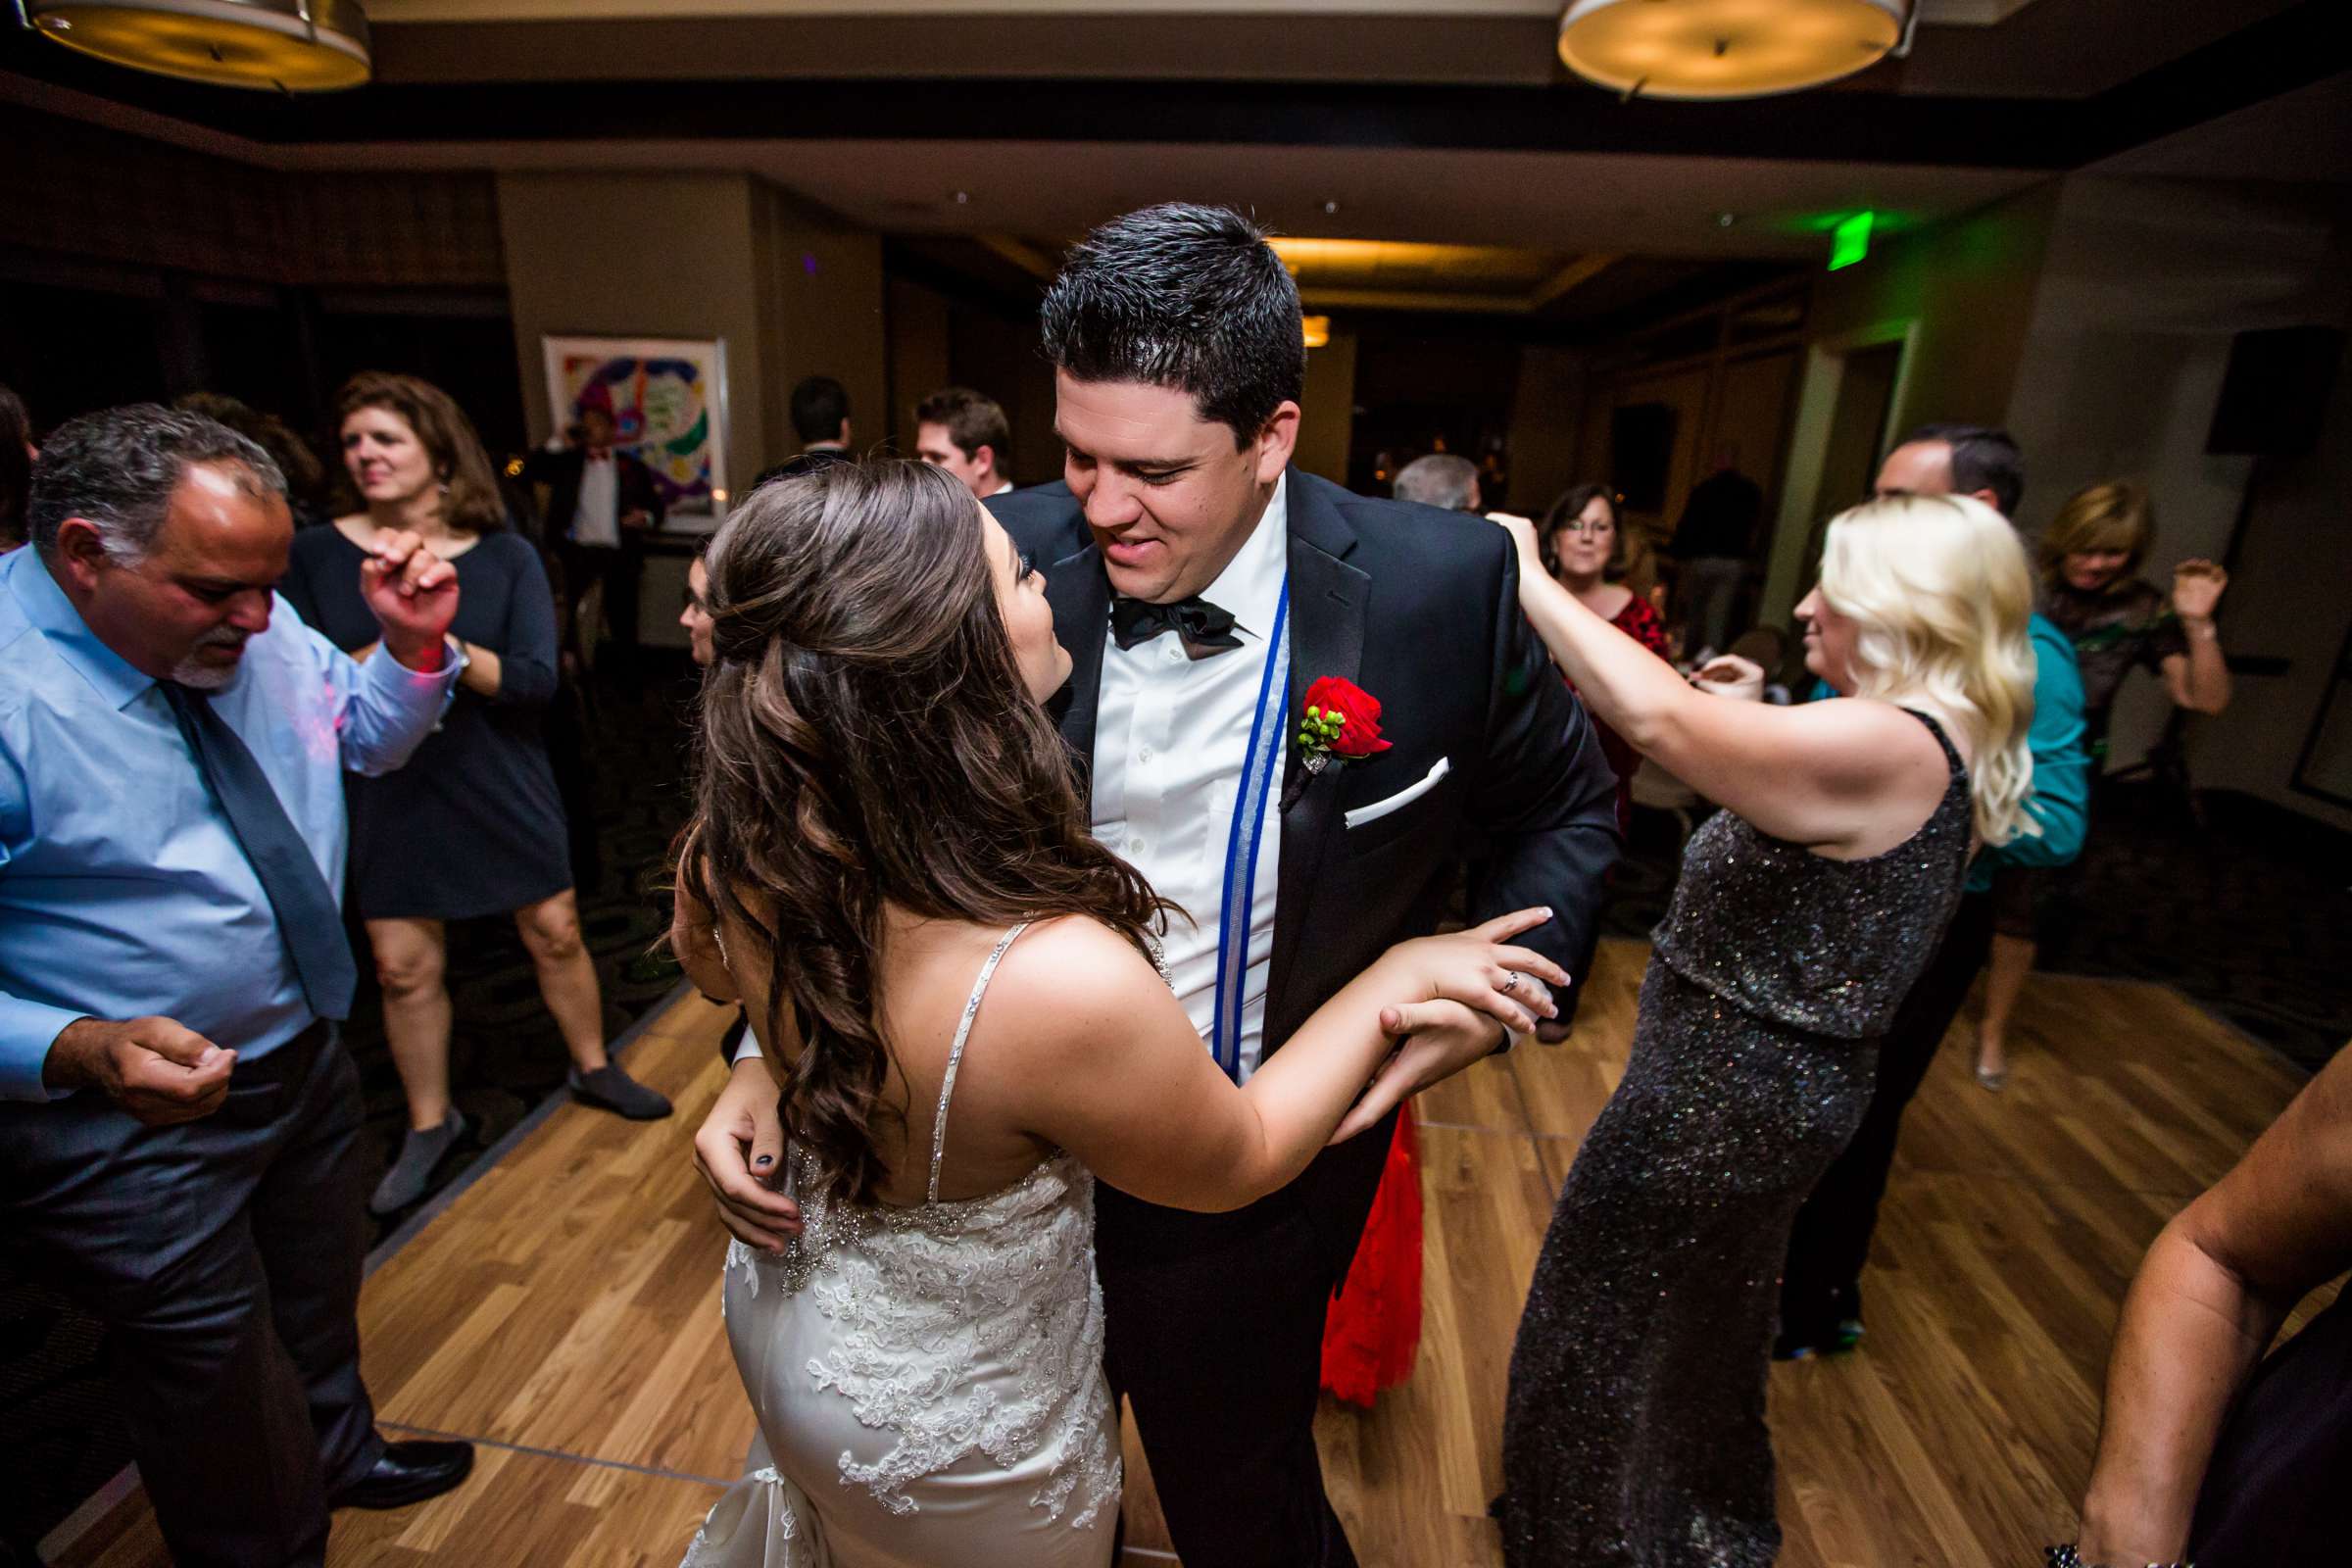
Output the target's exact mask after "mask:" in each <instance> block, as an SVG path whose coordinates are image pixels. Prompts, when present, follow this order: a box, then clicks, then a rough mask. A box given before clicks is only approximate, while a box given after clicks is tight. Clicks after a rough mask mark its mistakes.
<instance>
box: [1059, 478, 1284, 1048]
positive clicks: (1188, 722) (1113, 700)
mask: <svg viewBox="0 0 2352 1568" xmlns="http://www.w3.org/2000/svg"><path fill="white" fill-rule="evenodd" d="M1289 485H1290V480H1289V479H1288V478H1287V477H1286V478H1284V479H1282V480H1280V481H1278V482H1277V483H1276V484H1275V487H1274V498H1273V499H1272V500H1271V501H1269V502H1268V503H1267V504H1266V513H1265V515H1264V516H1263V517H1261V518H1259V519H1258V524H1257V528H1256V531H1254V532H1253V533H1251V534H1250V537H1249V539H1248V540H1247V541H1246V542H1244V544H1243V545H1242V549H1241V553H1240V554H1239V555H1237V556H1235V557H1234V558H1233V561H1232V562H1231V563H1230V564H1228V565H1227V566H1226V568H1225V570H1224V571H1223V573H1221V574H1220V575H1219V576H1218V578H1217V580H1216V581H1215V582H1213V583H1210V584H1209V585H1208V587H1207V588H1205V589H1203V590H1202V591H1201V598H1203V599H1205V600H1207V601H1208V602H1209V603H1210V604H1213V605H1216V606H1218V607H1220V608H1222V609H1224V610H1228V611H1231V612H1232V613H1233V617H1234V631H1235V633H1236V634H1237V635H1238V636H1240V638H1241V640H1242V646H1241V647H1239V648H1232V649H1227V650H1226V651H1225V652H1223V653H1219V654H1212V655H1210V656H1209V657H1207V658H1205V659H1198V660H1196V659H1191V658H1188V657H1187V656H1186V654H1185V651H1184V639H1183V638H1182V637H1181V636H1179V635H1178V634H1177V633H1175V632H1174V631H1165V632H1162V633H1160V634H1159V635H1158V636H1157V637H1154V638H1152V640H1151V641H1149V642H1142V643H1138V644H1136V645H1135V646H1134V647H1133V648H1125V649H1123V648H1121V647H1120V646H1119V645H1118V643H1117V642H1116V641H1115V640H1114V639H1112V637H1111V635H1110V628H1109V627H1108V626H1105V627H1104V628H1103V688H1102V696H1101V698H1100V700H1099V701H1098V704H1097V708H1096V717H1095V764H1094V824H1095V837H1097V838H1099V839H1101V840H1102V841H1103V844H1105V845H1106V846H1108V847H1109V848H1110V850H1111V851H1112V852H1113V853H1114V854H1116V855H1119V856H1120V857H1122V858H1125V859H1126V860H1127V861H1128V862H1129V863H1130V864H1132V865H1133V866H1134V867H1135V868H1136V869H1137V870H1139V871H1141V872H1143V873H1144V875H1145V877H1146V878H1148V879H1149V880H1150V881H1151V883H1152V888H1153V890H1154V891H1156V892H1157V893H1158V894H1159V895H1160V896H1161V897H1162V898H1165V899H1167V900H1169V901H1170V902H1172V903H1174V904H1175V905H1176V906H1177V907H1180V908H1182V909H1183V910H1184V911H1185V912H1186V914H1188V915H1189V916H1190V917H1191V918H1190V919H1171V921H1170V923H1169V930H1168V933H1167V937H1166V949H1167V966H1168V978H1169V982H1170V983H1171V984H1172V985H1173V986H1174V987H1175V990H1176V998H1177V1000H1178V1001H1180V1002H1182V1003H1183V1004H1184V1010H1185V1011H1186V1013H1187V1014H1189V1015H1190V1016H1191V1018H1192V1020H1193V1027H1194V1028H1196V1029H1198V1030H1200V1032H1201V1039H1202V1040H1203V1041H1206V1040H1207V1038H1208V1035H1209V1031H1210V1029H1211V1028H1212V1027H1213V1025H1214V1020H1215V1014H1216V985H1217V928H1218V925H1219V923H1220V917H1221V915H1222V912H1223V901H1224V872H1225V851H1226V846H1227V844H1228V843H1229V842H1230V840H1231V836H1232V830H1233V811H1234V801H1235V798H1236V796H1237V795H1238V794H1239V793H1240V790H1241V780H1242V768H1243V765H1244V763H1245V761H1246V760H1247V759H1246V756H1245V754H1246V753H1247V752H1248V751H1249V747H1250V721H1251V719H1252V718H1253V717H1254V716H1255V710H1256V707H1257V694H1258V685H1259V682H1260V680H1261V678H1262V677H1263V675H1264V673H1265V667H1266V660H1267V658H1268V657H1269V655H1270V654H1271V652H1272V649H1271V647H1270V645H1269V641H1268V639H1269V638H1270V637H1271V636H1272V634H1273V630H1274V613H1275V609H1276V607H1277V606H1278V605H1279V604H1280V603H1281V600H1282V590H1283V583H1284V581H1285V579H1286V578H1287V577H1288V576H1289V572H1290V506H1289ZM1288 711H1289V709H1288V704H1287V700H1286V701H1285V707H1284V713H1285V715H1286V716H1285V717H1284V719H1283V721H1282V722H1283V727H1284V728H1285V729H1286V730H1287V729H1288V728H1289V719H1288V717H1287V714H1288ZM1289 747H1290V737H1289V735H1287V734H1285V735H1284V736H1282V738H1281V744H1280V749H1279V750H1278V751H1277V752H1276V754H1275V760H1274V778H1275V780H1276V787H1275V788H1274V789H1273V790H1272V791H1269V792H1268V795H1267V800H1266V821H1265V829H1264V834H1263V837H1262V838H1261V839H1260V841H1259V848H1258V855H1257V876H1256V879H1255V881H1254V882H1253V883H1252V884H1251V886H1250V949H1249V954H1250V963H1249V969H1248V972H1247V974H1246V975H1245V977H1244V982H1243V987H1242V1020H1241V1041H1240V1045H1241V1064H1242V1076H1243V1077H1244V1078H1245V1079H1246V1078H1248V1077H1249V1075H1250V1072H1251V1071H1252V1070H1253V1069H1254V1068H1255V1067H1256V1066H1257V1062H1258V1058H1259V1057H1260V1056H1262V1055H1263V1054H1265V1032H1266V974H1267V970H1268V967H1269V965H1270V960H1271V958H1272V956H1273V952H1274V895H1275V889H1276V888H1277V886H1279V883H1280V869H1281V863H1282V812H1281V810H1280V809H1279V808H1278V798H1279V796H1280V794H1281V788H1280V781H1281V778H1282V764H1283V760H1284V757H1285V756H1286V755H1287V753H1288V751H1289ZM1248 840H1249V835H1248V832H1247V830H1246V828H1245V831H1244V833H1243V845H1244V853H1245V854H1246V853H1247V845H1248Z"/></svg>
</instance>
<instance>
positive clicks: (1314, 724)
mask: <svg viewBox="0 0 2352 1568" xmlns="http://www.w3.org/2000/svg"><path fill="white" fill-rule="evenodd" d="M1389 746H1390V743H1389V742H1388V741H1384V740H1382V739H1381V738H1380V699H1379V698H1377V697H1375V696H1373V695H1372V694H1371V693H1370V692H1368V691H1365V690H1364V689H1363V688H1362V687H1361V686H1358V685H1356V684H1355V683H1354V682H1353V681H1346V680H1342V679H1340V678H1339V677H1338V676H1336V675H1325V676H1324V677H1322V678H1321V679H1320V680H1318V681H1316V682H1315V683H1314V684H1313V685H1312V686H1309V687H1308V688H1307V689H1306V718H1305V721H1304V722H1303V723H1301V724H1300V725H1299V760H1300V761H1301V762H1303V763H1304V764H1305V766H1306V770H1307V772H1309V773H1320V772H1322V771H1323V770H1324V769H1325V768H1327V767H1329V766H1331V765H1332V764H1333V763H1334V762H1352V761H1357V760H1361V759H1363V758H1366V757H1377V756H1379V755H1380V754H1381V753H1382V752H1385V751H1387V750H1388V749H1389Z"/></svg>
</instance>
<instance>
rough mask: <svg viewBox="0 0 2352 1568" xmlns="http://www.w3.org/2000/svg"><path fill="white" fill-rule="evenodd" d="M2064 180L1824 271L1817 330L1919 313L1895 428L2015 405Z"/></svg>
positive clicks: (1823, 334)
mask: <svg viewBox="0 0 2352 1568" xmlns="http://www.w3.org/2000/svg"><path fill="white" fill-rule="evenodd" d="M2059 188H2060V187H2059V183H2058V182H2057V181H2055V180H2051V181H2047V182H2044V183H2043V184H2040V185H2036V186H2034V188H2033V189H2031V190H2027V191H2022V192H2020V193H2019V194H2017V195H2015V196H2012V197H2009V198H2008V199H2006V200H2004V201H2000V202H1996V203H1994V204H1993V205H1992V206H1990V207H1985V208H1981V209H1979V210H1978V211H1976V212H1974V213H1970V214H1967V215H1966V216H1964V217H1960V218H1955V219H1952V220H1950V221H1946V222H1942V223H1937V224H1935V225H1933V226H1931V227H1928V228H1925V229H1922V230H1920V231H1919V232H1917V233H1915V234H1905V235H1901V236H1899V237H1898V238H1896V239H1894V240H1892V241H1890V242H1889V243H1887V244H1886V245H1883V246H1881V247H1879V248H1878V249H1876V250H1874V251H1873V252H1872V253H1871V255H1870V257H1869V259H1867V260H1866V261H1864V262H1862V263H1861V264H1860V265H1859V266H1855V267H1849V268H1844V269H1842V270H1838V271H1835V272H1825V273H1823V274H1822V276H1821V280H1820V282H1819V283H1818V284H1816V285H1815V288H1814V292H1813V307H1812V311H1811V313H1810V314H1809V316H1808V317H1807V319H1806V323H1805V334H1806V336H1807V337H1808V338H1809V339H1813V340H1820V339H1824V338H1837V337H1842V336H1845V335H1847V334H1849V333H1853V332H1857V331H1861V330H1864V329H1868V328H1872V327H1876V326H1880V325H1882V324H1885V323H1889V322H1897V321H1916V322H1917V323H1919V330H1918V334H1917V336H1916V337H1915V339H1914V340H1913V345H1912V350H1911V355H1910V360H1909V363H1908V365H1907V366H1906V367H1905V369H1904V374H1903V379H1902V384H1901V386H1900V388H1899V389H1898V391H1897V394H1896V398H1897V401H1896V404H1895V409H1894V418H1893V419H1892V420H1891V421H1890V423H1891V425H1892V427H1893V429H1894V430H1895V431H1896V432H1899V431H1901V430H1903V429H1907V428H1909V427H1910V426H1912V425H1915V424H1920V423H1923V422H1925V421H1927V420H1930V419H1958V420H1966V421H1968V422H1970V423H1974V424H1997V423H1999V422H2000V420H2001V418H2002V417H2003V416H2004V415H2005V414H2006V413H2007V412H2008V408H2009V396H2010V392H2011V389H2012V388H2013V387H2014V386H2015V385H2016V382H2017V368H2018V364H2019V361H2020V359H2021V358H2022V357H2023V355H2024V351H2025V340H2026V331H2027V324H2028V322H2029V321H2030V320H2031V319H2032V317H2033V313H2034V290H2035V288H2036V286H2037V285H2038V283H2039V282H2040V279H2041V270H2042V260H2043V257H2044V255H2045V254H2046V252H2047V250H2048V246H2049V238H2050V228H2051V223H2052V221H2053V218H2054V216H2055V213H2056V210H2057V206H2058V195H2059Z"/></svg>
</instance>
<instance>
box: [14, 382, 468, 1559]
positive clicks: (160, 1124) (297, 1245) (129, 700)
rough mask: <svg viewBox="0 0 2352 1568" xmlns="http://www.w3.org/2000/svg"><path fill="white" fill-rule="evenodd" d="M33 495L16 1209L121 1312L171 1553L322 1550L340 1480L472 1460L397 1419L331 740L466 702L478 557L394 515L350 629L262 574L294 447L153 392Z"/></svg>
mask: <svg viewBox="0 0 2352 1568" xmlns="http://www.w3.org/2000/svg"><path fill="white" fill-rule="evenodd" d="M29 516H30V522H31V533H32V547H31V548H29V549H25V550H20V551H18V552H16V553H15V554H14V555H11V556H8V557H6V558H4V559H0V1226H4V1227H5V1228H6V1229H8V1230H10V1231H12V1232H14V1233H15V1234H16V1235H17V1236H19V1237H21V1238H22V1239H23V1240H24V1241H25V1243H27V1244H29V1246H30V1247H31V1249H32V1250H33V1252H34V1254H35V1256H36V1257H37V1258H38V1259H39V1260H40V1262H41V1264H42V1265H43V1266H44V1268H45V1270H46V1271H47V1274H48V1277H50V1278H52V1279H54V1280H55V1281H56V1282H57V1283H58V1284H59V1285H60V1286H61V1287H62V1288H63V1289H65V1290H66V1291H67V1292H68V1294H69V1295H71V1296H73V1298H74V1299H76V1300H77V1301H79V1302H80V1303H81V1304H82V1305H84V1306H85V1307H86V1308H87V1309H88V1310H90V1311H91V1312H92V1313H94V1314H95V1315H96V1316H98V1317H99V1318H100V1319H102V1320H103V1321H104V1322H105V1323H106V1324H107V1325H108V1327H109V1330H110V1340H109V1345H110V1349H111V1351H112V1357H113V1363H114V1370H115V1373H116V1379H117V1385H118V1388H119V1390H120V1394H121V1397H122V1399H123V1408H124V1413H125V1415H126V1416H127V1418H128V1422H129V1426H130V1429H131V1432H132V1436H133V1440H134V1443H135V1445H136V1449H137V1454H138V1459H139V1466H140V1472H141V1475H142V1477H143V1479H144V1481H145V1484H146V1488H147V1492H148V1494H149V1496H150V1497H151V1499H152V1500H153V1502H154V1504H155V1509H156V1514H157V1518H158V1522H159V1524H160V1525H161V1526H162V1529H163V1534H164V1537H165V1540H166V1542H167V1543H168V1544H170V1546H171V1548H172V1554H173V1556H174V1558H175V1559H176V1560H177V1561H178V1562H179V1563H181V1564H183V1565H214V1564H218V1565H222V1568H226V1565H231V1564H234V1565H236V1568H265V1565H271V1568H273V1565H279V1564H319V1563H322V1562H323V1561H324V1554H325V1548H326V1539H327V1518H328V1509H329V1507H330V1506H341V1505H345V1504H356V1505H366V1506H394V1505H398V1504H400V1503H403V1502H409V1501H415V1500H417V1499H419V1498H421V1497H423V1496H429V1495H433V1494H434V1493H436V1492H440V1491H446V1490H448V1489H449V1488H450V1487H453V1486H455V1485H457V1484H458V1483H459V1482H460V1481H462V1480H463V1479H464V1477H465V1475H466V1469H467V1468H468V1466H469V1465H470V1462H471V1451H470V1449H469V1448H467V1447H466V1446H464V1445H458V1444H405V1443H404V1444H386V1443H385V1442H384V1441H383V1440H382V1439H381V1438H380V1437H378V1436H377V1434H376V1432H375V1419H374V1409H373V1406H372V1405H371V1403H370V1402H369V1400H368V1392H367V1389H366V1386H365V1385H364V1384H363V1383H362V1382H361V1379H360V1373H359V1329H358V1320H357V1305H358V1300H359V1287H360V1275H361V1266H362V1259H363V1255H364V1252H365V1246H366V1232H365V1221H364V1219H363V1213H362V1202H363V1200H364V1199H365V1197H366V1192H367V1187H366V1171H365V1168H364V1161H363V1160H362V1158H361V1153H360V1147H359V1134H360V1127H361V1106H360V1092H359V1081H358V1076H357V1074H356V1073H355V1072H354V1070H353V1068H352V1064H351V1061H350V1059H349V1057H348V1056H346V1055H345V1054H344V1053H343V1051H342V1048H341V1045H340V1043H339V1041H338V1039H337V1037H336V1033H335V1031H334V1029H333V1027H332V1020H334V1019H338V1018H340V1017H341V1016H342V1015H343V1013H344V1012H345V1011H347V1010H348V1009H349V1006H350V993H351V986H352V983H353V981H354V979H355V978H356V969H355V968H354V966H353V961H352V958H351V955H350V948H349V945H348V943H347V941H346V939H345V937H344V934H343V930H342V926H341V921H340V919H339V917H338V916H337V914H336V908H337V906H338V904H339V900H340V891H341V885H342V877H343V852H344V837H345V824H344V810H343V783H342V774H343V770H344V769H346V768H352V769H356V770H358V771H361V772H367V773H379V772H383V771H387V770H389V769H391V768H395V767H398V766H399V765H400V764H401V763H402V762H403V761H405V760H407V759H408V756H409V754H410V753H411V752H412V751H413V750H414V749H415V748H416V746H417V742H418V741H420V740H421V739H422V738H423V737H424V736H425V735H426V734H427V733H428V732H429V731H430V730H431V728H432V726H433V724H434V723H435V722H436V721H437V720H438V718H439V716H440V714H441V712H442V711H443V709H444V708H445V707H446V706H447V704H448V701H449V696H450V692H451V690H452V687H453V685H454V683H455V681H456V678H457V674H458V668H459V665H460V661H459V660H458V658H457V657H455V655H454V654H453V653H452V652H451V651H450V647H449V644H448V641H447V631H448V627H449V623H450V617H451V615H452V614H453V613H455V611H456V608H457V597H458V587H457V578H456V573H455V571H454V570H453V569H452V568H451V567H450V566H449V565H448V564H446V563H443V562H440V561H437V560H435V559H434V557H433V556H432V554H431V552H429V551H427V550H425V549H424V548H422V546H421V545H420V543H419V542H418V541H417V538H416V537H415V536H414V535H411V534H405V533H404V534H396V535H393V536H391V537H389V538H387V539H385V540H383V541H382V542H380V543H378V544H377V545H376V547H375V550H374V553H373V556H372V558H371V559H370V560H369V561H368V563H367V564H365V565H364V566H363V567H362V579H363V589H364V592H365V593H366V595H367V598H368V604H369V606H370V607H371V608H372V609H374V611H375V612H376V614H377V618H378V619H379V620H380V621H381V622H382V625H383V651H384V652H385V654H387V655H388V656H389V657H387V658H382V659H373V660H370V661H368V662H367V663H365V664H355V663H353V662H352V661H351V660H350V659H349V658H347V657H345V656H344V655H343V654H342V653H341V652H340V651H338V650H337V649H336V648H335V647H334V646H333V645H332V644H331V643H329V642H328V641H327V640H326V639H325V638H323V637H321V636H319V634H318V633H317V632H315V631H313V630H311V629H310V628H308V627H307V626H305V625H304V624H303V622H302V620H301V618H300V617H298V616H297V615H295V614H294V613H293V612H292V611H291V610H289V609H288V608H287V607H286V606H285V604H284V602H283V601H282V600H280V599H278V598H277V596H276V594H275V592H274V591H273V588H272V584H274V583H275V582H276V580H277V578H278V577H279V575H280V574H281V573H282V572H283V570H284V568H285V563H286V553H287V548H288V546H289V545H290V543H291V541H292V538H293V527H292V522H291V519H290V517H289V515H288V513H287V509H286V504H285V500H284V481H283V479H282V478H281V477H280V476H279V474H278V472H277V469H276V467H275V466H274V465H273V464H272V463H271V462H270V459H269V458H268V457H267V456H266V455H265V454H264V453H263V452H262V450H261V449H260V448H259V447H256V446H254V445H253V444H252V443H251V442H249V441H246V440H245V439H244V438H243V437H241V436H238V435H235V434H234V433H232V432H231V431H229V430H227V429H226V428H224V427H223V426H221V425H219V424H216V423H215V422H213V421H212V420H210V419H206V418H203V417H200V416H196V415H189V414H179V413H172V412H170V411H167V410H164V409H161V408H157V407H155V406H153V405H145V406H140V407H135V408H128V409H120V410H114V411H110V412H108V413H105V414H99V415H92V416H89V417H84V418H80V419H75V420H73V421H70V422H69V423H67V424H66V425H64V426H62V427H61V428H60V429H59V430H58V431H57V432H56V434H55V435H54V436H53V437H52V438H51V440H50V441H49V442H48V443H47V444H46V446H45V447H44V449H43V452H42V456H41V459H40V462H39V464H38V465H37V466H35V468H34V472H33V486H32V500H31V506H30V509H29ZM289 913H290V914H291V915H292V918H288V917H287V916H288V915H289Z"/></svg>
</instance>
